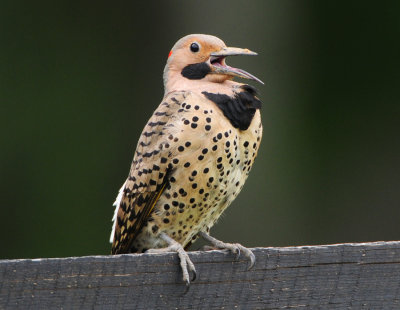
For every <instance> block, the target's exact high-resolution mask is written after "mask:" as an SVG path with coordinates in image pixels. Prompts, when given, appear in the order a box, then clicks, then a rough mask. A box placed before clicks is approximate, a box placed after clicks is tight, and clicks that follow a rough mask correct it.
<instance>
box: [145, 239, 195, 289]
mask: <svg viewBox="0 0 400 310" xmlns="http://www.w3.org/2000/svg"><path fill="white" fill-rule="evenodd" d="M160 237H161V238H162V239H163V240H164V241H166V242H167V243H168V247H166V248H162V249H149V250H147V251H146V253H167V252H176V253H178V256H179V260H180V265H181V269H182V274H183V281H184V282H185V283H186V285H187V286H189V285H190V281H194V280H195V279H196V268H195V267H194V265H193V263H192V261H191V260H190V258H189V255H188V254H187V253H186V251H185V250H184V249H183V247H182V245H181V244H180V243H178V242H176V241H175V240H174V239H172V238H171V237H169V236H168V235H167V234H165V233H161V235H160ZM188 268H189V270H188ZM189 271H191V272H192V273H193V278H192V279H191V280H190V278H189Z"/></svg>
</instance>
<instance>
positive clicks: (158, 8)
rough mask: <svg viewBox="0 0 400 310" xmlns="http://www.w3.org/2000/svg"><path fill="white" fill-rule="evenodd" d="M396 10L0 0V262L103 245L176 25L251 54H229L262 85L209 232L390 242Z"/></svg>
mask: <svg viewBox="0 0 400 310" xmlns="http://www.w3.org/2000/svg"><path fill="white" fill-rule="evenodd" d="M399 16H400V2H398V1H396V2H395V1H393V2H389V1H387V2H386V1H383V2H379V3H378V2H373V4H371V5H369V4H368V3H367V2H365V1H359V2H333V1H330V2H329V3H328V1H312V2H311V1H201V2H200V1H196V2H195V1H192V2H189V1H163V2H161V1H160V2H152V1H146V2H145V1H142V2H140V3H138V2H133V1H130V2H125V3H112V2H110V1H97V2H92V3H90V2H89V1H88V2H71V1H48V2H40V1H39V2H37V1H2V2H1V4H0V24H1V28H0V103H1V105H0V120H1V132H0V148H1V151H0V188H1V195H0V210H1V211H0V219H1V225H0V236H1V237H0V238H1V239H0V241H1V248H0V258H23V257H61V256H78V255H89V254H108V253H109V251H110V245H109V243H108V238H109V234H110V229H111V221H110V220H111V217H112V214H113V207H112V203H113V201H114V199H115V197H116V195H117V191H118V189H119V188H120V186H121V185H122V183H123V182H124V180H125V178H126V176H127V174H128V171H129V167H130V163H131V160H132V156H133V152H134V148H135V146H136V142H137V139H138V137H139V135H140V132H141V130H142V128H143V126H144V124H145V123H146V120H147V119H148V117H149V116H150V115H151V113H152V111H153V110H154V109H155V108H156V107H157V105H158V104H159V102H160V100H161V98H162V95H163V88H162V71H163V68H164V64H165V61H166V58H167V55H168V52H169V50H170V48H171V47H172V45H173V44H174V43H175V42H176V41H177V40H178V39H179V38H180V37H182V36H184V35H186V34H189V33H208V34H213V35H216V36H218V37H220V38H222V39H223V40H224V41H225V42H226V43H227V45H230V46H238V47H247V48H250V49H252V50H255V51H257V52H258V53H259V56H257V57H243V58H240V57H238V58H231V59H229V60H228V62H229V63H230V64H232V65H234V66H237V67H240V68H243V69H245V70H248V71H249V72H251V73H253V74H254V75H256V76H258V77H259V78H260V79H262V80H264V82H265V85H264V86H262V85H255V84H254V83H252V84H253V85H255V86H256V87H257V88H258V89H259V91H260V93H261V98H262V100H263V103H264V105H263V109H262V117H263V123H264V138H263V143H262V147H261V149H260V152H259V157H258V159H257V161H256V164H255V166H254V167H253V170H252V173H251V174H250V177H249V179H248V182H247V183H246V186H245V187H244V189H243V191H242V193H241V194H240V196H239V197H238V199H237V200H236V201H235V202H234V203H233V204H232V206H231V207H230V208H229V209H228V211H227V212H226V213H225V215H224V217H223V218H222V219H221V220H220V221H219V223H218V224H217V225H216V226H215V227H214V229H213V233H214V235H215V236H216V237H218V238H220V239H223V240H225V241H237V242H241V243H243V244H245V245H248V246H252V247H253V246H287V245H304V244H325V243H338V242H361V241H376V240H399V239H400V162H399V158H400V139H399V133H400V102H399V101H400V40H399V38H400V18H399ZM194 248H196V245H195V247H194Z"/></svg>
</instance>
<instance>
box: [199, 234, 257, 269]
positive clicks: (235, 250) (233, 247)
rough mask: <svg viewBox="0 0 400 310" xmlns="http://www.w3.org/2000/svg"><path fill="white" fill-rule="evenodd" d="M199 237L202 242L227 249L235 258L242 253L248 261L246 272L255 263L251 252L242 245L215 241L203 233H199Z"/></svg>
mask: <svg viewBox="0 0 400 310" xmlns="http://www.w3.org/2000/svg"><path fill="white" fill-rule="evenodd" d="M199 236H200V237H202V238H203V239H204V240H206V241H208V242H210V243H211V244H212V245H213V246H215V247H216V248H219V249H227V250H229V251H231V252H233V253H236V254H237V257H239V256H240V253H243V254H244V256H246V257H247V258H248V259H249V260H250V265H249V267H248V270H249V269H251V268H252V267H253V266H254V263H255V262H256V257H255V256H254V254H253V252H252V251H250V250H249V249H248V248H245V247H244V246H243V245H241V244H239V243H225V242H222V241H220V240H217V239H215V238H214V237H211V236H210V235H209V234H207V233H205V232H203V231H201V232H199Z"/></svg>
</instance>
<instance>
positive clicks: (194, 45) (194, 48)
mask: <svg viewBox="0 0 400 310" xmlns="http://www.w3.org/2000/svg"><path fill="white" fill-rule="evenodd" d="M190 50H191V51H192V52H193V53H197V52H198V51H199V50H200V46H199V45H198V44H197V43H192V44H190Z"/></svg>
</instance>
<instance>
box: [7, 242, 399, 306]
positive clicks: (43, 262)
mask: <svg viewBox="0 0 400 310" xmlns="http://www.w3.org/2000/svg"><path fill="white" fill-rule="evenodd" d="M254 254H255V255H256V259H257V261H256V264H255V266H254V267H253V269H251V270H250V271H247V270H246V269H247V261H246V260H242V259H240V260H238V261H235V260H234V255H232V254H230V253H227V252H222V251H209V252H190V257H191V259H192V261H193V263H194V264H195V266H196V268H197V271H198V278H197V279H196V281H195V282H193V283H192V285H191V287H190V289H189V291H188V292H187V293H186V294H185V285H184V284H183V283H182V282H181V272H180V269H179V266H178V257H177V255H176V254H173V253H170V254H169V253H168V254H162V255H158V254H151V255H150V254H135V255H116V256H87V257H71V258H44V259H20V260H18V259H17V260H2V261H0V309H13V308H30V309H35V308H38V309H53V308H57V309H61V308H63V309H71V308H72V309H76V308H80V309H86V308H95V309H103V308H104V309H159V308H167V309H266V308H268V309H280V308H296V307H298V308H301V309H307V308H313V309H314V308H321V309H346V308H351V309H400V242H375V243H359V244H338V245H327V246H303V247H287V248H256V249H254Z"/></svg>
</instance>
